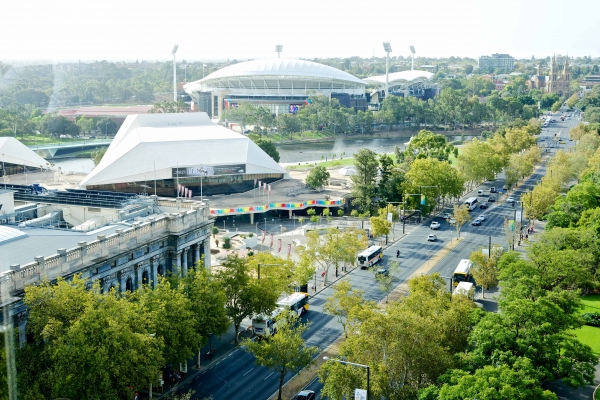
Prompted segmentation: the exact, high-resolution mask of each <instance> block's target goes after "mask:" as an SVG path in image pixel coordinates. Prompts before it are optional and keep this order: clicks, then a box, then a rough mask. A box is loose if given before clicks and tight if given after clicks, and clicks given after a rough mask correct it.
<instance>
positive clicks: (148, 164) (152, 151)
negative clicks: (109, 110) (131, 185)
mask: <svg viewBox="0 0 600 400" xmlns="http://www.w3.org/2000/svg"><path fill="white" fill-rule="evenodd" d="M229 164H246V174H261V173H262V174H269V173H280V174H281V173H285V170H284V169H283V168H282V167H281V166H280V165H279V164H278V163H276V162H275V161H274V160H273V159H272V158H271V157H270V156H269V155H267V154H266V153H265V152H264V151H263V150H262V149H261V148H260V147H258V146H257V145H256V144H255V143H254V142H253V141H252V140H250V139H249V138H247V137H246V136H244V135H241V134H239V133H236V132H233V131H231V130H229V129H227V128H224V127H222V126H220V125H216V124H213V123H212V122H211V121H210V118H209V117H208V115H207V114H206V113H182V114H139V115H129V116H128V117H127V118H126V119H125V122H124V123H123V125H122V126H121V129H119V132H118V133H117V135H116V136H115V139H114V140H113V142H112V143H111V145H110V147H109V148H108V150H107V151H106V154H105V155H104V157H103V158H102V161H101V162H100V164H98V165H97V166H96V168H94V169H93V170H92V172H90V174H89V175H88V176H86V177H85V178H84V180H83V181H81V183H80V185H81V186H87V185H101V184H112V183H124V182H140V181H145V180H148V181H151V180H154V179H155V178H156V179H172V168H176V167H189V166H216V165H229Z"/></svg>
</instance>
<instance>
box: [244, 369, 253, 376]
mask: <svg viewBox="0 0 600 400" xmlns="http://www.w3.org/2000/svg"><path fill="white" fill-rule="evenodd" d="M253 369H254V368H251V369H250V371H252V370H253ZM250 371H248V372H246V373H245V374H244V375H242V376H246V375H248V374H249V373H250Z"/></svg>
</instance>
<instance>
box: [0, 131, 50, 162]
mask: <svg viewBox="0 0 600 400" xmlns="http://www.w3.org/2000/svg"><path fill="white" fill-rule="evenodd" d="M2 162H6V163H11V164H17V165H26V166H28V167H34V168H47V167H49V166H48V165H47V164H48V162H47V161H46V160H44V159H43V158H42V157H40V156H38V155H37V154H36V153H34V152H33V150H31V149H30V148H29V147H27V146H25V145H24V144H23V143H21V142H19V141H18V140H17V139H15V138H12V137H0V163H2Z"/></svg>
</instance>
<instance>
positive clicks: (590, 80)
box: [583, 75, 600, 86]
mask: <svg viewBox="0 0 600 400" xmlns="http://www.w3.org/2000/svg"><path fill="white" fill-rule="evenodd" d="M583 83H584V84H585V85H586V86H595V85H600V75H588V76H586V77H585V78H583Z"/></svg>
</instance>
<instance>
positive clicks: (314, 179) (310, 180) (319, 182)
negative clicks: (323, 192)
mask: <svg viewBox="0 0 600 400" xmlns="http://www.w3.org/2000/svg"><path fill="white" fill-rule="evenodd" d="M328 180H329V172H328V171H327V169H326V168H325V167H324V166H323V165H317V166H316V167H314V168H313V169H311V170H310V172H309V173H308V176H307V177H306V184H307V185H308V186H309V187H310V188H311V189H313V190H317V189H321V188H322V187H323V186H324V185H325V183H327V181H328Z"/></svg>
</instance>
